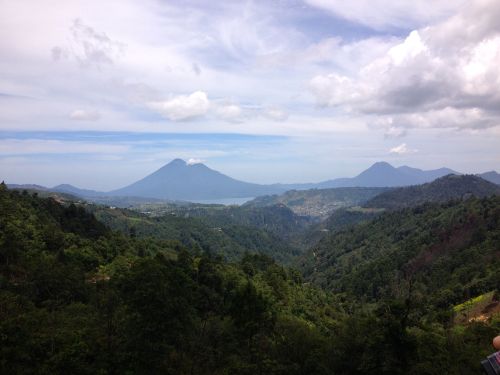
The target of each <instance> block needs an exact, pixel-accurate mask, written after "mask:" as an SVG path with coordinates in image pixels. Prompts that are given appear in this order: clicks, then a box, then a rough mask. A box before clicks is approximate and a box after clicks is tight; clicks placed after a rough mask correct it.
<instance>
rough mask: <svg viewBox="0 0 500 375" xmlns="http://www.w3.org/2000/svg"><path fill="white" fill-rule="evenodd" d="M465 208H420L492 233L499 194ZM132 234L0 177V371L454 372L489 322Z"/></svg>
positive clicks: (473, 357) (481, 340) (472, 362)
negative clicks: (335, 290) (462, 321)
mask: <svg viewBox="0 0 500 375" xmlns="http://www.w3.org/2000/svg"><path fill="white" fill-rule="evenodd" d="M466 204H468V205H470V206H465V203H459V204H455V205H450V206H449V207H434V206H433V207H434V208H432V209H433V210H436V211H442V210H446V209H447V208H450V209H451V208H452V207H455V211H454V213H455V215H456V220H459V217H460V216H461V215H462V213H466V214H469V213H471V212H476V213H477V215H476V216H477V217H476V216H475V219H474V220H477V221H474V220H472V219H471V220H472V221H471V220H469V219H468V218H469V216H467V215H466V216H463V217H464V218H466V221H465V222H467V223H480V227H481V228H486V229H487V232H486V233H484V232H483V233H482V234H481V233H479V232H478V234H477V233H476V232H474V236H480V237H481V236H482V238H483V240H481V239H480V238H479V239H476V240H474V241H475V242H474V243H477V244H481V246H483V245H484V246H486V244H487V243H488V242H487V241H496V238H497V237H495V236H496V235H498V230H497V229H498V226H495V225H496V224H498V199H497V200H483V201H477V200H474V201H470V202H466ZM468 208H470V209H471V210H472V209H475V210H476V211H469V210H468ZM464 210H465V211H464ZM423 211H424V212H428V210H427V209H424V210H423ZM447 212H448V211H447ZM415 214H418V212H415ZM481 215H482V216H481ZM495 215H496V216H495ZM385 216H387V214H384V215H382V216H380V218H379V219H376V221H375V222H377V221H383V220H386V219H384V217H385ZM388 217H391V216H390V215H389V216H388ZM495 218H496V219H495ZM387 220H389V219H387ZM417 221H418V220H417ZM448 223H455V221H453V220H451V219H450V220H449V221H443V224H444V225H448ZM483 224H484V226H483ZM363 225H368V224H362V228H363ZM471 225H472V224H471ZM474 225H475V224H474ZM407 229H411V228H407ZM490 229H491V234H490ZM356 230H358V229H356ZM361 233H363V232H361ZM131 234H132V236H130V235H125V234H123V233H120V232H113V231H111V230H110V229H108V228H107V227H105V226H104V225H103V224H102V223H100V222H99V221H97V220H96V219H95V217H94V216H93V215H92V214H89V213H88V212H87V211H86V210H85V209H84V207H83V206H77V205H73V204H69V205H61V204H59V203H57V202H55V201H54V200H53V199H41V198H38V197H36V196H32V195H30V194H28V193H25V194H23V193H19V192H13V191H9V190H7V189H6V188H5V186H4V185H0V373H2V374H4V373H5V374H193V375H195V374H207V375H208V374H291V375H294V374H297V375H298V374H320V375H321V374H325V375H326V374H410V375H411V374H436V375H437V374H440V375H441V374H443V373H446V374H464V375H465V374H475V373H480V369H479V365H478V361H479V359H481V358H482V357H484V356H485V355H486V354H488V352H489V348H488V346H489V342H490V339H491V337H492V336H493V335H494V334H496V333H497V331H498V330H499V329H500V324H499V322H498V321H497V320H493V321H491V322H489V323H487V324H485V323H481V322H479V323H470V324H466V325H463V326H456V325H453V323H452V322H451V321H450V320H444V319H438V318H435V317H432V316H430V315H429V314H427V315H425V314H423V313H422V311H421V308H420V307H418V306H415V304H413V303H412V299H410V296H411V297H412V298H413V294H411V293H410V294H408V293H399V292H398V290H397V288H395V289H394V290H393V291H392V292H390V293H389V292H387V293H384V295H383V298H380V299H378V300H373V301H372V303H370V304H366V303H360V302H359V300H360V298H362V296H363V294H362V293H357V292H356V291H354V292H353V293H352V294H349V293H344V294H331V293H330V292H328V291H324V290H321V289H318V288H317V287H315V286H312V285H311V284H309V283H305V282H304V280H303V279H302V276H301V274H300V273H299V272H298V271H295V270H293V269H289V268H285V267H283V266H280V265H278V264H276V263H275V261H274V260H272V259H271V258H269V257H267V256H265V255H261V254H254V255H251V254H246V255H244V256H243V257H242V258H241V259H240V260H239V261H238V262H235V263H227V262H225V261H223V260H222V259H221V258H220V257H218V256H216V255H213V254H212V252H207V251H204V250H203V249H200V248H198V247H196V246H195V247H194V248H190V247H186V246H184V245H182V244H181V243H179V242H177V241H168V240H160V239H153V238H149V239H147V240H146V239H140V238H138V236H135V235H133V233H131ZM400 235H401V233H400ZM474 238H476V237H474ZM495 244H498V243H497V242H493V243H491V245H495ZM478 246H479V245H478ZM496 249H497V250H498V247H496ZM485 253H487V251H486V250H485ZM464 261H465V262H466V263H467V264H470V263H471V262H470V261H468V258H467V259H465V260H464ZM480 264H481V265H482V266H484V262H483V261H481V263H480ZM497 270H498V268H497ZM471 272H472V271H471ZM487 274H488V272H486V273H485V275H483V276H484V277H485V280H490V281H491V279H490V278H488V276H487ZM490 281H487V282H486V283H485V284H483V287H481V288H479V289H478V291H479V290H483V289H487V288H488V287H490V284H487V283H488V282H490ZM402 285H404V283H402ZM425 303H429V304H430V303H431V301H425ZM426 306H427V305H426ZM430 306H432V307H433V309H437V310H439V311H440V312H441V313H442V314H444V313H450V314H451V312H452V310H451V309H449V308H448V306H447V307H444V306H440V305H436V306H433V305H430ZM424 307H425V306H424Z"/></svg>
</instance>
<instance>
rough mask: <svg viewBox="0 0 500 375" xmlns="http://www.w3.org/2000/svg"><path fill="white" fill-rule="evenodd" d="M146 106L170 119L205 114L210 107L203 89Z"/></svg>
mask: <svg viewBox="0 0 500 375" xmlns="http://www.w3.org/2000/svg"><path fill="white" fill-rule="evenodd" d="M148 107H149V108H151V109H152V110H154V111H156V112H158V113H160V114H161V115H162V116H164V117H166V118H168V119H169V120H172V121H182V120H187V119H191V118H195V117H199V116H203V115H205V114H206V113H207V112H208V110H209V108H210V101H209V100H208V96H207V94H206V93H205V92H203V91H195V92H193V93H192V94H190V95H179V96H176V97H173V98H171V99H169V100H165V101H160V102H150V103H148Z"/></svg>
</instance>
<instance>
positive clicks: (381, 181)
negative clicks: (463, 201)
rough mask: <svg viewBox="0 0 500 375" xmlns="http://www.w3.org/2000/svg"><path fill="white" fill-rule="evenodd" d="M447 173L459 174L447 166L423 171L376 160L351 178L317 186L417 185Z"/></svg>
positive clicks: (338, 179) (326, 182)
mask: <svg viewBox="0 0 500 375" xmlns="http://www.w3.org/2000/svg"><path fill="white" fill-rule="evenodd" d="M448 174H460V173H459V172H456V171H454V170H452V169H449V168H440V169H434V170H430V171H423V170H421V169H417V168H411V167H407V166H402V167H399V168H395V167H393V166H392V165H390V164H389V163H386V162H383V161H382V162H378V163H375V164H373V165H372V166H371V167H370V168H368V169H367V170H365V171H363V172H361V173H360V174H359V175H357V176H356V177H353V178H337V179H335V180H330V181H325V182H321V183H319V184H318V188H336V187H357V186H359V187H368V186H369V187H395V186H408V185H419V184H423V183H426V182H430V181H433V180H435V179H436V178H439V177H442V176H446V175H448Z"/></svg>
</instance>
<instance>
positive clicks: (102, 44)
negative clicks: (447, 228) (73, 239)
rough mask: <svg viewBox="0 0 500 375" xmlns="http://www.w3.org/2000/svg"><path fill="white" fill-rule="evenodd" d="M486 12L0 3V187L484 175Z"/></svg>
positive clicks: (266, 1)
mask: <svg viewBox="0 0 500 375" xmlns="http://www.w3.org/2000/svg"><path fill="white" fill-rule="evenodd" d="M498 20H500V1H498V0H472V1H467V0H412V1H399V0H398V1H396V0H392V1H391V0H350V1H345V0H262V1H257V0H253V1H244V0H234V1H233V0H231V1H229V0H228V1H224V0H221V1H214V2H208V1H205V0H184V1H179V0H176V1H173V0H172V1H171V0H141V1H138V0H105V1H103V0H81V1H77V0H43V1H40V0H0V179H2V180H5V181H6V182H8V183H36V184H41V185H45V186H54V185H57V184H60V183H70V184H73V185H76V186H79V187H82V188H90V189H98V190H111V189H115V188H119V187H122V186H124V185H127V184H129V183H131V182H134V181H135V180H137V179H139V178H142V177H144V176H145V175H147V174H149V173H151V172H153V171H155V170H156V169H158V168H159V167H161V166H162V165H164V164H166V163H168V162H169V161H170V160H172V159H174V158H183V159H185V160H186V161H189V162H190V163H196V162H203V163H205V164H206V165H208V166H209V167H211V168H213V169H216V170H218V171H220V172H222V173H225V174H227V175H230V176H231V177H234V178H237V179H241V180H244V181H249V182H256V183H276V182H282V183H292V182H318V181H323V180H327V179H332V178H336V177H349V176H354V175H356V174H358V173H360V172H361V171H362V170H364V169H366V168H367V167H369V166H370V165H371V164H373V163H375V162H377V161H382V160H384V161H387V162H389V163H391V164H393V165H394V166H400V165H410V166H412V167H418V168H422V169H435V168H440V167H444V166H446V167H449V168H452V169H454V170H457V171H460V172H464V173H479V172H484V171H488V170H497V171H500V22H499V21H498Z"/></svg>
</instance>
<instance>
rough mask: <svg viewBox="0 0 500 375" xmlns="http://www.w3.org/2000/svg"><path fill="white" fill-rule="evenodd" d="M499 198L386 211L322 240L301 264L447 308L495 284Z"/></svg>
mask: <svg viewBox="0 0 500 375" xmlns="http://www.w3.org/2000/svg"><path fill="white" fill-rule="evenodd" d="M499 251H500V197H492V198H483V199H477V198H470V199H468V200H466V201H451V202H448V203H446V204H441V205H439V204H427V205H424V206H419V207H417V208H413V209H405V210H402V211H396V212H390V213H385V214H383V215H380V216H378V217H377V218H376V219H374V220H373V221H371V222H367V223H363V224H360V225H358V226H355V227H352V228H349V229H347V230H345V231H342V232H339V233H335V234H333V235H331V236H328V237H327V238H324V239H323V240H322V241H321V242H320V243H319V244H317V246H315V247H314V248H313V249H312V250H311V252H310V253H309V254H308V255H307V257H306V258H305V260H303V262H302V266H303V267H304V268H305V270H306V271H305V272H306V275H307V278H309V279H310V280H314V281H315V282H317V283H319V284H322V285H324V286H328V287H329V289H333V290H334V291H337V292H346V293H348V294H350V295H354V296H356V297H358V298H360V299H361V298H366V299H368V300H370V301H377V300H379V299H381V298H384V297H387V296H389V295H391V293H393V292H394V288H400V287H401V286H402V285H406V287H407V288H408V290H410V289H411V292H412V294H413V295H414V296H415V297H417V296H419V297H421V298H424V296H425V304H426V306H434V307H443V308H446V307H449V306H451V305H453V304H457V303H459V302H461V301H464V300H466V299H468V298H470V297H471V296H477V295H480V294H481V293H484V292H487V291H491V290H498V289H499V287H500V272H499V270H500V257H499V255H500V252H499Z"/></svg>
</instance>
